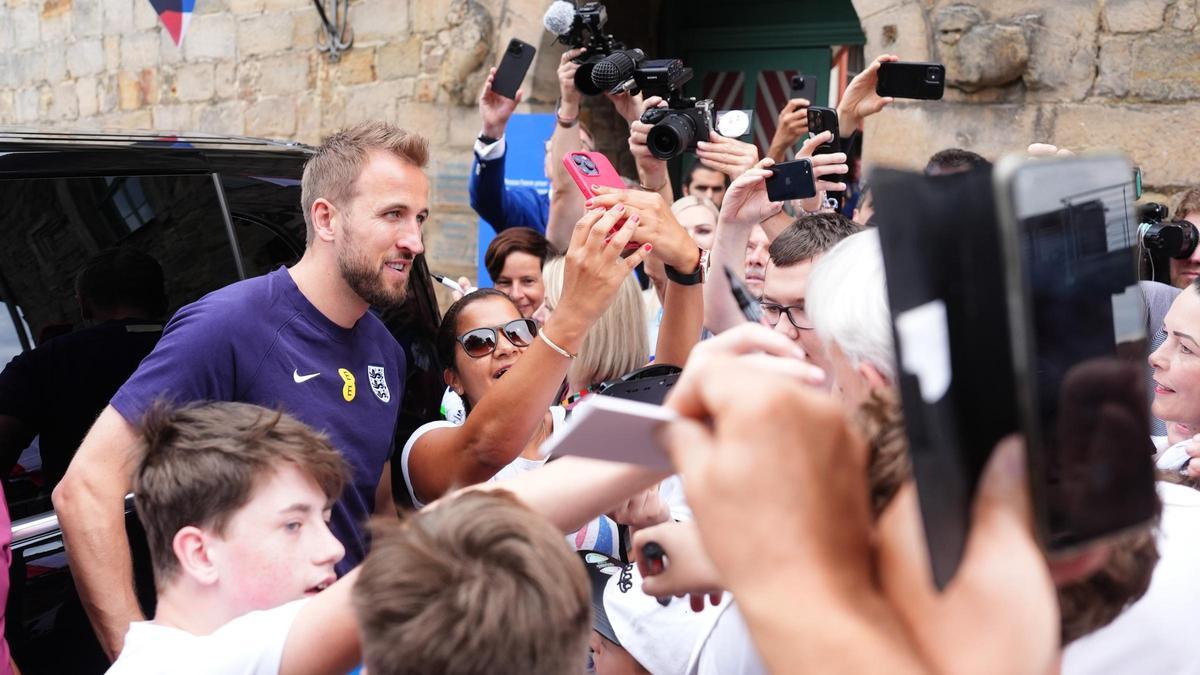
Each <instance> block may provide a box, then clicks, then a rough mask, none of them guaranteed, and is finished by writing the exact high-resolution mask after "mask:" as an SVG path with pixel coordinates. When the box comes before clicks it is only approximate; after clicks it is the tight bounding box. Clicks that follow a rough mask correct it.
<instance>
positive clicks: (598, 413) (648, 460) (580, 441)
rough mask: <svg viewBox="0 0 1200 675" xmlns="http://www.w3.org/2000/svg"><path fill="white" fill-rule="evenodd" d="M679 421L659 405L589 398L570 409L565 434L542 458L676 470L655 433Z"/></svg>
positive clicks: (561, 433) (558, 435) (554, 438)
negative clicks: (588, 460)
mask: <svg viewBox="0 0 1200 675" xmlns="http://www.w3.org/2000/svg"><path fill="white" fill-rule="evenodd" d="M677 418H678V414H676V413H675V411H673V410H671V409H669V408H664V407H662V406H660V405H654V404H652V403H642V402H641V401H631V400H628V399H623V398H616V397H613V396H590V397H588V398H586V399H584V400H583V401H581V402H580V403H579V405H577V406H575V408H574V409H573V410H571V416H570V417H569V418H568V419H567V423H566V425H565V426H564V427H563V429H562V431H556V432H555V433H554V435H553V436H551V437H550V440H549V441H547V442H545V443H543V444H542V447H541V452H542V456H543V457H550V456H563V455H575V456H577V457H589V458H591V459H603V460H607V461H610V462H624V463H626V464H636V465H638V466H644V467H646V468H649V469H657V470H661V471H674V468H672V466H671V459H670V458H669V457H668V456H667V453H666V451H665V450H664V449H663V448H662V447H661V446H660V445H659V443H658V437H657V433H656V432H657V431H658V429H659V428H660V427H662V425H664V424H666V423H667V422H670V421H672V420H675V419H677Z"/></svg>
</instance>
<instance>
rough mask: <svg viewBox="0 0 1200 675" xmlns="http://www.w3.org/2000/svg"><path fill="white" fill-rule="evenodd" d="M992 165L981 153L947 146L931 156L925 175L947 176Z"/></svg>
mask: <svg viewBox="0 0 1200 675" xmlns="http://www.w3.org/2000/svg"><path fill="white" fill-rule="evenodd" d="M991 166H992V163H991V162H989V161H987V160H986V159H984V157H983V156H982V155H980V154H977V153H974V152H971V151H970V150H963V149H962V148H946V149H945V150H939V151H938V152H935V153H934V154H933V157H930V158H929V163H928V164H926V165H925V175H926V176H945V175H946V174H951V173H962V172H964V171H970V170H971V169H978V168H980V167H989V168H990V167H991Z"/></svg>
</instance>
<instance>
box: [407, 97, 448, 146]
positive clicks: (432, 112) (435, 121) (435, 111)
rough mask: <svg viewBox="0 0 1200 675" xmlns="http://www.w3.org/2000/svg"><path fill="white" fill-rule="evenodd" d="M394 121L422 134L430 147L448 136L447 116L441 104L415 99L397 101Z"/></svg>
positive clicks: (440, 142) (443, 141)
mask: <svg viewBox="0 0 1200 675" xmlns="http://www.w3.org/2000/svg"><path fill="white" fill-rule="evenodd" d="M394 121H395V123H396V124H398V125H399V126H401V127H403V128H405V129H408V130H410V131H415V132H417V133H419V134H421V135H422V136H424V137H425V138H426V139H427V140H428V141H429V144H430V145H431V146H432V147H438V146H440V145H442V144H444V143H445V142H446V140H447V139H448V138H449V117H448V116H447V115H446V114H445V109H444V107H443V106H438V105H434V104H431V103H417V102H416V101H397V102H396V115H395V117H394Z"/></svg>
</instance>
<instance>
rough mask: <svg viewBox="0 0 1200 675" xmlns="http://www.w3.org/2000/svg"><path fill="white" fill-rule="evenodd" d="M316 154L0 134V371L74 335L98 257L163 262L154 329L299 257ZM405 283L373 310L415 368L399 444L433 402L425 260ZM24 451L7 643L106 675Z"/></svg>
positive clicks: (16, 480)
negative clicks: (399, 298) (161, 299)
mask: <svg viewBox="0 0 1200 675" xmlns="http://www.w3.org/2000/svg"><path fill="white" fill-rule="evenodd" d="M312 152H313V149H312V148H310V147H308V146H304V145H301V144H297V143H280V142H274V141H266V140H260V139H253V138H240V137H222V136H210V135H179V136H162V135H152V134H149V133H66V132H62V133H52V132H32V131H31V132H20V131H4V130H0V204H2V205H3V211H0V364H5V363H8V362H9V360H10V359H11V358H12V357H13V356H15V355H17V354H19V353H21V352H24V351H27V350H30V349H33V348H35V347H37V346H38V345H39V344H43V343H44V342H45V341H47V340H50V339H52V338H54V337H56V336H59V335H64V334H70V333H72V332H73V331H76V330H78V329H79V328H80V313H79V308H78V306H77V302H76V298H75V277H76V274H77V273H78V271H79V269H80V267H81V266H82V265H83V263H84V262H85V261H86V260H88V259H89V258H90V257H91V256H93V255H94V254H96V253H98V252H100V251H104V250H106V249H111V248H113V247H133V248H136V249H137V250H139V251H141V252H143V253H146V254H149V255H150V256H152V257H154V258H155V260H157V261H158V263H159V264H160V265H161V266H162V268H163V271H164V276H165V287H166V288H165V290H166V295H167V300H168V307H167V312H166V314H165V315H164V316H163V317H162V318H163V319H164V320H165V319H166V318H167V317H169V316H170V315H171V314H173V313H174V312H175V310H176V309H178V308H179V307H181V306H183V305H186V304H188V303H190V302H192V301H194V300H196V299H198V298H200V297H201V296H202V295H204V294H206V293H208V292H210V291H213V290H216V289H218V288H221V287H222V286H225V285H228V284H230V283H233V282H235V281H238V280H240V279H245V278H248V277H253V276H257V275H260V274H265V273H267V272H269V271H271V270H272V269H275V268H278V267H279V266H280V265H291V264H292V263H294V262H296V261H297V260H298V259H299V258H300V256H301V254H302V253H303V252H304V239H305V225H304V217H303V213H302V210H301V206H300V178H301V174H302V171H303V167H304V162H305V161H306V160H307V159H308V157H309V156H310V155H311V154H312ZM409 283H410V289H409V294H408V300H407V301H406V305H405V306H404V307H402V308H398V309H394V310H390V311H387V312H385V313H384V314H383V319H384V321H385V323H386V324H387V325H388V327H389V328H390V329H391V330H392V332H393V334H394V335H395V336H396V338H397V340H399V342H400V344H401V345H403V346H404V349H405V351H406V353H407V356H408V363H409V368H408V380H407V382H406V387H405V396H404V401H403V403H402V407H401V420H400V424H399V425H398V429H397V447H402V444H403V442H404V439H406V438H407V437H408V435H409V434H410V433H411V432H412V430H413V429H415V428H416V427H417V426H419V425H420V424H423V423H425V422H427V421H429V420H430V419H433V418H434V417H435V416H436V415H437V412H438V404H439V402H440V398H441V392H442V384H441V381H442V378H441V369H440V367H439V366H438V365H437V362H436V357H435V351H434V347H433V337H434V334H435V333H436V328H437V325H438V321H439V314H438V307H437V302H436V300H435V299H434V293H433V288H432V285H431V283H430V281H429V273H428V268H427V266H426V264H425V261H424V258H423V256H418V257H417V260H416V262H415V264H414V267H413V272H412V274H411V277H410V282H409ZM62 379H63V380H64V381H62V382H55V383H53V388H54V391H55V392H56V393H57V392H61V397H62V398H61V405H62V406H68V405H76V404H78V401H76V400H75V399H74V398H73V392H75V391H76V390H77V388H78V387H79V383H78V382H72V381H71V380H72V378H71V377H70V376H69V375H68V376H64V377H62ZM56 404H58V403H57V399H56ZM98 412H99V410H98V409H97V410H96V411H95V412H94V413H90V414H92V415H94V414H96V413H98ZM3 430H4V429H3V426H2V425H0V433H3ZM0 445H2V444H0ZM21 445H22V446H24V445H25V443H24V442H22V443H21ZM19 450H21V452H20V457H19V459H17V458H16V457H15V454H16V453H15V452H12V453H10V454H12V455H13V457H12V458H10V460H9V462H8V464H9V465H11V464H12V461H15V462H16V466H14V467H13V468H12V470H11V471H7V472H6V475H5V476H4V480H5V483H4V487H5V493H6V495H7V498H8V506H9V511H10V514H11V515H12V518H13V546H12V550H13V562H12V565H11V567H10V591H9V598H8V605H7V608H6V614H5V616H6V631H5V634H6V637H7V639H8V642H9V645H10V646H11V648H12V652H13V655H14V659H15V660H16V662H17V664H18V666H20V667H21V669H22V670H23V672H25V673H56V674H57V673H92V672H95V673H101V672H103V671H104V670H105V669H106V668H107V661H106V660H105V659H104V658H103V655H102V653H101V652H100V651H99V646H98V644H97V643H96V641H95V638H94V636H93V635H92V633H91V629H90V626H89V625H88V623H87V619H86V617H85V615H84V614H83V611H82V609H81V607H80V605H79V602H78V598H77V596H76V594H75V592H74V587H73V585H72V581H71V576H70V570H69V568H68V564H67V560H66V556H65V555H64V552H63V545H62V536H61V533H60V532H59V530H58V522H57V519H56V518H55V516H54V513H53V509H52V507H51V504H50V492H51V490H52V489H53V476H49V475H47V472H44V471H42V462H41V457H40V454H39V445H38V439H37V438H34V439H33V441H32V443H29V444H28V447H22V448H19ZM5 468H7V466H6V467H5ZM394 484H400V485H402V484H403V482H400V483H394ZM126 506H127V515H126V522H127V526H128V528H129V530H130V533H131V535H130V536H131V545H132V548H133V552H134V562H135V570H136V576H137V581H138V587H139V597H140V598H141V600H142V602H143V605H144V609H145V610H146V611H147V616H151V615H152V612H153V607H152V605H153V595H154V593H153V584H152V580H151V578H150V572H149V564H148V555H147V553H146V551H145V544H144V541H140V540H139V533H140V527H139V525H138V523H137V518H136V516H135V515H134V514H133V512H132V502H131V500H127V504H126Z"/></svg>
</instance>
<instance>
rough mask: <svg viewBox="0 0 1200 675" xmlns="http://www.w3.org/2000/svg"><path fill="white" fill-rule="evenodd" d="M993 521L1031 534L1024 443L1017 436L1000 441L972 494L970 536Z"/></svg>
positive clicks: (1030, 508) (1031, 513) (985, 528)
mask: <svg viewBox="0 0 1200 675" xmlns="http://www.w3.org/2000/svg"><path fill="white" fill-rule="evenodd" d="M997 519H1003V520H1010V519H1011V520H1014V521H1016V522H1018V523H1021V524H1023V525H1024V526H1026V527H1027V528H1029V532H1030V536H1032V535H1033V529H1032V528H1033V507H1032V504H1031V502H1030V494H1029V480H1028V470H1027V468H1026V462H1025V441H1024V439H1022V438H1021V437H1020V436H1016V435H1013V436H1008V437H1006V438H1004V439H1003V440H1001V441H1000V443H999V444H998V445H996V449H995V450H994V451H993V452H992V456H991V458H990V459H989V460H988V463H987V467H986V468H985V469H984V471H983V476H982V477H981V479H980V481H979V490H978V492H977V493H976V495H975V509H974V519H973V520H974V526H973V527H972V534H975V532H976V531H977V530H981V531H986V530H987V529H988V525H989V524H991V523H993V522H995V521H996V520H997Z"/></svg>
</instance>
